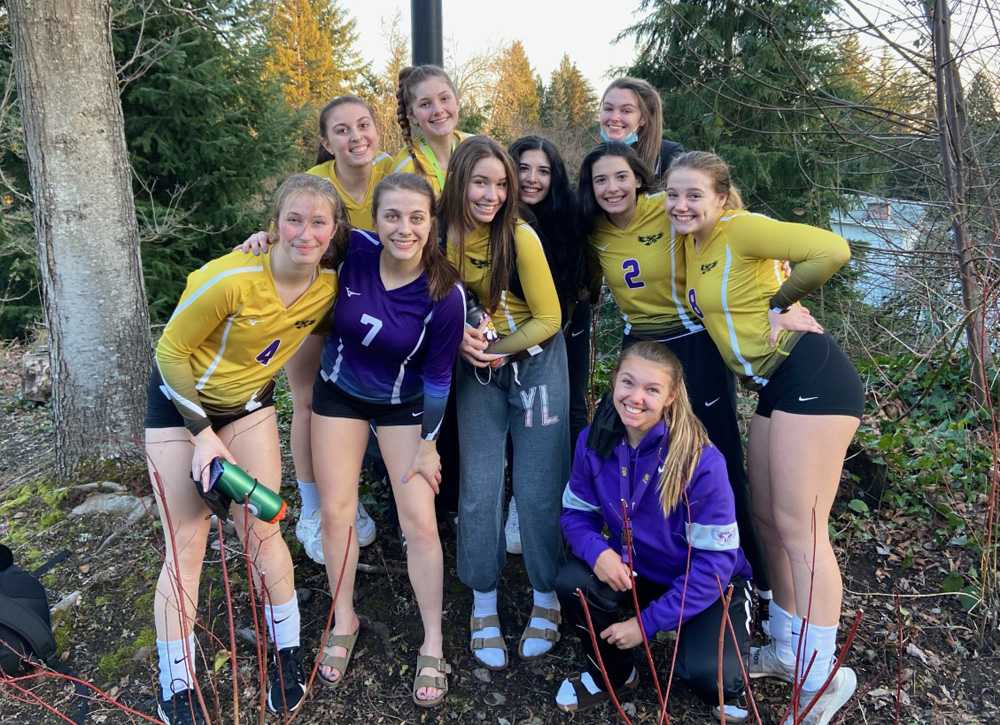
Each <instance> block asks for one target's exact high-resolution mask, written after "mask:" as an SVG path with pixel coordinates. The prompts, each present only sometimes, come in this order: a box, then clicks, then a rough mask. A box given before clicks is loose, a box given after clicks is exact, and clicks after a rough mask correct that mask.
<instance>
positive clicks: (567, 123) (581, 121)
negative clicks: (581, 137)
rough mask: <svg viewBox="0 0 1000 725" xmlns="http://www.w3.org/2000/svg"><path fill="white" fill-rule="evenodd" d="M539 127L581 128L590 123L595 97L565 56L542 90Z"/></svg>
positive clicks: (595, 102)
mask: <svg viewBox="0 0 1000 725" xmlns="http://www.w3.org/2000/svg"><path fill="white" fill-rule="evenodd" d="M544 101H545V103H544V106H543V108H542V113H541V116H542V124H543V125H545V126H552V127H569V128H577V129H584V128H588V127H589V126H590V125H592V124H593V121H594V116H595V114H596V113H597V97H596V95H595V94H594V89H593V88H591V86H590V83H589V82H587V79H586V78H584V77H583V73H581V72H580V69H579V68H578V67H577V65H576V63H574V62H573V61H571V60H570V57H569V55H568V54H564V55H563V57H562V60H560V61H559V67H558V68H556V69H555V70H554V71H552V76H551V77H550V78H549V85H548V87H547V88H546V91H545V98H544Z"/></svg>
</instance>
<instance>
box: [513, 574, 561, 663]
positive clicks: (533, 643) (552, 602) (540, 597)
mask: <svg viewBox="0 0 1000 725" xmlns="http://www.w3.org/2000/svg"><path fill="white" fill-rule="evenodd" d="M532 599H533V603H534V605H535V606H536V607H543V608H545V609H559V597H557V596H556V593H555V592H540V591H538V590H537V589H533V590H532ZM528 626H529V627H534V628H535V629H551V630H555V631H558V629H559V625H557V624H555V623H554V622H550V621H549V620H547V619H540V618H539V617H532V618H531V621H529V622H528ZM554 646H555V642H550V641H549V640H547V639H540V638H537V637H530V638H528V639H526V640H524V644H523V645H522V646H521V650H522V651H523V652H524V656H525V657H539V656H541V655H543V654H545V653H546V652H548V651H549V650H550V649H552V648H553V647H554Z"/></svg>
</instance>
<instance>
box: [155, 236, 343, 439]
mask: <svg viewBox="0 0 1000 725" xmlns="http://www.w3.org/2000/svg"><path fill="white" fill-rule="evenodd" d="M336 291H337V276H336V273H335V272H334V271H333V270H330V269H318V270H317V275H316V279H315V280H313V283H312V284H311V285H310V286H309V287H308V289H306V291H305V292H303V293H302V295H301V296H300V297H299V298H298V299H297V300H295V302H293V303H292V304H291V305H289V306H287V307H286V306H285V305H284V304H283V303H282V301H281V298H280V297H279V296H278V292H277V289H276V288H275V286H274V278H273V277H272V275H271V257H270V255H266V254H265V255H262V256H260V257H255V256H254V255H252V254H244V253H242V252H230V253H229V254H227V255H225V256H224V257H219V258H218V259H214V260H212V261H211V262H209V263H208V264H206V265H205V266H203V267H202V268H201V269H197V270H195V271H194V272H192V273H191V274H189V275H188V279H187V287H186V288H185V289H184V294H182V295H181V299H180V301H179V302H178V303H177V308H176V309H175V310H174V314H173V316H172V317H171V318H170V321H169V322H168V323H167V326H166V328H164V330H163V335H162V336H161V337H160V341H159V342H158V343H157V345H156V364H157V366H158V367H159V370H160V375H161V377H162V378H163V383H164V387H165V388H166V390H165V391H164V392H166V393H167V394H168V395H169V397H170V399H171V400H173V401H174V404H175V405H176V406H177V409H178V410H179V411H180V413H181V415H182V416H183V417H184V422H185V425H186V426H187V428H188V430H190V431H191V432H192V433H198V432H200V431H201V430H203V429H204V428H207V427H208V426H209V424H210V423H209V419H208V416H209V415H213V416H214V415H219V416H223V415H231V414H233V413H236V412H239V411H240V410H248V411H249V410H253V409H254V407H259V404H258V403H256V401H257V400H258V399H259V397H261V396H260V395H259V393H261V392H263V391H265V390H266V389H267V387H268V386H269V385H270V384H271V380H272V379H273V378H274V376H275V375H276V374H277V373H278V371H279V370H280V369H281V367H282V366H283V365H284V364H285V362H286V361H287V360H288V358H290V357H291V356H292V353H294V352H295V351H296V350H297V349H298V348H299V345H300V344H302V341H303V340H304V339H305V338H306V336H307V335H308V334H309V333H310V332H311V331H312V330H313V328H314V327H315V326H316V325H317V324H319V323H320V322H321V321H322V320H323V318H324V316H325V315H326V314H327V312H328V311H329V310H330V306H331V305H332V304H333V299H334V295H335V293H336Z"/></svg>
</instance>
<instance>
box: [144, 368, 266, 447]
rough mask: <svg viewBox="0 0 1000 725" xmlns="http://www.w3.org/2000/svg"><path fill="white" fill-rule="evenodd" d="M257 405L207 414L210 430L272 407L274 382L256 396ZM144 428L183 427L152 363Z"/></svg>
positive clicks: (158, 372)
mask: <svg viewBox="0 0 1000 725" xmlns="http://www.w3.org/2000/svg"><path fill="white" fill-rule="evenodd" d="M257 402H258V403H260V405H259V406H257V407H255V408H254V409H253V410H240V411H237V412H235V413H230V414H228V415H209V416H208V420H209V422H210V423H211V424H212V430H214V431H216V432H218V431H220V430H222V429H223V428H225V427H226V426H227V425H229V424H230V423H233V422H235V421H237V420H239V419H240V418H245V417H247V416H248V415H250V414H251V413H255V412H257V411H258V410H260V409H261V408H273V407H274V383H273V381H272V383H271V384H270V385H268V386H267V389H266V390H265V392H264V394H263V396H262V397H260V398H258V400H257ZM143 427H145V428H183V427H184V416H182V415H181V414H180V411H178V410H177V406H176V405H174V401H172V400H171V399H170V398H168V397H167V393H166V391H165V389H164V386H163V378H162V377H160V370H159V368H157V367H156V365H153V372H151V373H150V375H149V389H148V390H147V391H146V420H145V421H144V423H143Z"/></svg>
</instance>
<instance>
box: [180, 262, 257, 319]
mask: <svg viewBox="0 0 1000 725" xmlns="http://www.w3.org/2000/svg"><path fill="white" fill-rule="evenodd" d="M263 271H264V266H263V265H260V264H258V265H256V266H253V267H236V268H235V269H227V270H226V271H225V272H219V274H217V275H215V276H214V277H212V279H210V280H208V281H207V282H205V284H203V285H202V286H201V287H199V288H198V289H196V290H195V291H194V292H192V293H191V296H190V297H188V298H187V299H186V300H184V301H183V302H181V303H180V304H179V305H177V309H176V310H174V314H172V315H171V316H170V319H171V320H173V319H174V318H175V317H177V315H179V314H180V313H182V312H183V311H184V310H186V309H187V308H188V307H190V306H191V305H192V304H194V302H195V301H196V300H197V299H198V298H199V297H201V296H202V295H203V294H205V293H206V292H208V290H210V289H211V288H212V287H214V286H215V285H216V284H218V283H219V282H221V281H222V280H224V279H226V278H227V277H232V276H233V275H234V274H246V273H247V272H263Z"/></svg>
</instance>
